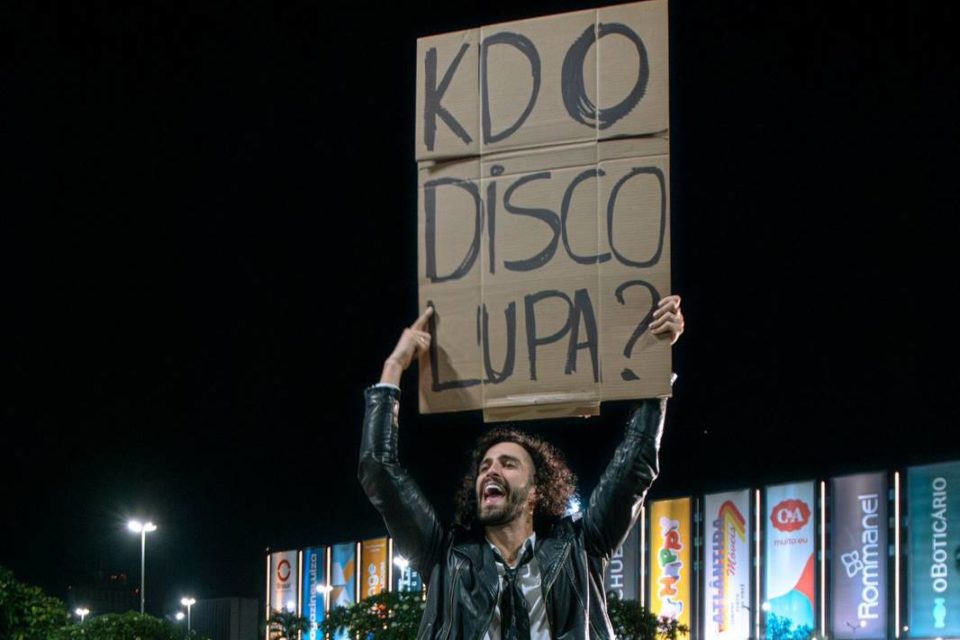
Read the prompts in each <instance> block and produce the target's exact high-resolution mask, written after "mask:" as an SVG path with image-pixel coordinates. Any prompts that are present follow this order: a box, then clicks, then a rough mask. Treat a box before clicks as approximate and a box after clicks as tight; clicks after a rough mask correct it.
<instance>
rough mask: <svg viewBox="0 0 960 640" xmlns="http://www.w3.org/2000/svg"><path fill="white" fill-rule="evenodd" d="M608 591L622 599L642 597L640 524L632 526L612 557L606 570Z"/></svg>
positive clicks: (605, 580)
mask: <svg viewBox="0 0 960 640" xmlns="http://www.w3.org/2000/svg"><path fill="white" fill-rule="evenodd" d="M603 581H604V586H605V589H606V591H607V593H615V594H617V597H619V598H620V599H621V600H637V599H638V598H639V597H640V590H639V589H638V586H639V584H640V525H639V524H634V525H633V526H632V527H630V532H629V533H628V534H627V537H626V539H625V540H624V541H623V544H622V545H621V546H620V548H619V549H617V550H616V551H615V552H614V553H613V555H612V556H611V557H610V562H609V563H607V569H606V571H605V572H604V579H603Z"/></svg>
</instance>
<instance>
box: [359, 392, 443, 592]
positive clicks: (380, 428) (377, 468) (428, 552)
mask: <svg viewBox="0 0 960 640" xmlns="http://www.w3.org/2000/svg"><path fill="white" fill-rule="evenodd" d="M365 398H366V410H365V413H364V419H363V438H362V440H361V442H360V467H359V478H360V484H361V485H363V490H364V491H365V492H366V494H367V497H368V498H369V499H370V502H371V503H372V504H373V506H374V507H376V509H377V511H379V512H380V515H382V516H383V521H384V523H386V525H387V531H389V533H390V535H391V536H392V537H393V538H394V541H395V543H396V545H397V548H398V550H399V552H400V553H401V554H403V555H404V556H406V557H407V558H408V559H409V560H410V564H411V565H412V566H413V568H414V569H415V570H416V571H417V572H419V573H420V575H422V576H424V577H427V576H429V575H430V569H431V567H432V566H433V564H435V563H436V562H438V561H439V560H440V558H441V548H442V543H443V527H442V526H441V525H440V522H439V520H438V519H437V516H436V513H434V510H433V507H432V506H431V505H430V503H429V502H428V501H427V498H426V496H424V495H423V492H421V491H420V488H419V487H418V486H417V484H416V482H414V481H413V479H412V478H411V477H410V476H409V475H408V474H407V472H406V471H405V470H404V469H403V468H402V467H401V466H400V464H399V462H398V461H397V431H398V430H399V425H398V422H397V412H398V409H399V406H400V391H399V390H398V389H396V388H391V387H370V388H368V389H367V390H366V392H365Z"/></svg>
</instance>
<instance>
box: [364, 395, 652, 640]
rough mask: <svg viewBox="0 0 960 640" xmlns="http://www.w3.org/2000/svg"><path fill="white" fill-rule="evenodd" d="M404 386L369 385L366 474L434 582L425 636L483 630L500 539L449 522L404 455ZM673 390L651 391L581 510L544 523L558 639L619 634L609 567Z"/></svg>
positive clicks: (548, 595)
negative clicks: (611, 609) (611, 608)
mask: <svg viewBox="0 0 960 640" xmlns="http://www.w3.org/2000/svg"><path fill="white" fill-rule="evenodd" d="M399 399H400V394H399V391H397V390H396V389H392V388H389V387H370V388H369V389H367V390H366V415H365V417H364V423H363V441H362V443H361V445H360V474H359V475H360V482H361V484H362V485H363V488H364V490H365V491H366V492H367V496H369V498H370V502H372V503H373V506H375V507H376V508H377V510H378V511H380V513H381V515H382V516H383V519H384V522H385V523H386V525H387V530H388V531H389V532H390V535H391V536H393V538H394V542H395V544H396V546H397V549H398V551H399V552H400V553H402V554H403V555H404V556H405V557H406V558H408V559H409V560H410V563H411V565H412V566H413V568H414V569H416V570H417V571H418V572H419V573H420V574H421V575H422V576H424V578H425V580H426V583H427V604H426V609H425V611H424V615H423V620H422V622H421V623H420V631H419V632H418V634H417V638H418V640H433V639H438V640H447V639H448V638H449V639H457V640H461V639H462V640H481V639H482V638H483V635H484V633H486V631H487V629H488V628H489V626H490V621H491V618H492V616H493V612H494V607H495V606H496V602H497V592H498V589H499V579H498V576H497V570H496V566H495V564H494V558H493V552H492V551H491V549H490V546H489V545H488V544H487V543H486V542H485V541H484V540H483V539H482V538H478V537H477V536H476V535H471V534H470V533H469V532H468V531H466V530H464V529H461V528H459V527H445V526H443V525H442V524H441V523H440V521H439V520H438V519H437V516H436V514H435V513H434V510H433V508H432V507H431V506H430V503H429V502H428V501H427V499H426V497H425V496H424V495H423V493H422V492H421V491H420V489H419V487H418V486H417V484H416V483H415V482H414V481H413V480H412V479H411V478H410V476H409V475H408V474H407V472H406V471H404V469H403V468H401V467H400V464H399V463H398V461H397V431H398V424H397V412H398V409H399ZM665 409H666V400H645V401H642V402H641V403H640V404H639V405H638V406H637V407H636V408H635V409H634V410H633V411H632V413H631V415H630V419H629V420H628V422H627V429H626V435H625V437H624V440H623V442H622V443H620V445H619V446H618V447H617V450H616V452H615V453H614V456H613V460H612V461H611V462H610V464H609V466H608V467H607V469H606V471H604V473H603V476H602V477H601V479H600V482H599V483H598V484H597V488H596V489H595V490H594V492H593V494H592V495H591V496H590V503H589V506H588V507H587V509H586V511H585V513H584V515H583V517H582V518H580V519H573V518H563V519H561V520H558V521H556V522H553V523H549V524H546V525H543V526H542V528H543V530H541V527H539V526H538V529H537V546H536V550H535V553H536V557H537V561H538V563H539V565H540V571H541V573H540V575H541V587H542V589H543V595H544V600H545V601H546V605H547V606H546V609H547V620H548V623H549V625H550V635H551V637H552V638H555V639H572V638H577V639H579V640H582V639H583V638H586V637H590V638H605V639H606V638H610V639H612V638H613V628H612V627H611V625H610V620H609V618H608V617H607V611H606V609H607V607H606V595H605V593H604V582H603V571H604V568H605V567H606V565H607V562H608V560H609V559H610V556H611V554H612V553H613V552H614V551H616V549H617V548H618V547H619V546H620V545H621V544H622V543H623V540H624V538H625V537H626V535H627V533H628V532H629V530H630V527H631V526H632V525H633V523H634V522H635V520H636V517H637V516H638V515H639V512H640V505H641V503H642V502H643V498H644V495H645V494H646V492H647V489H648V488H649V487H650V484H651V483H652V482H653V480H654V478H656V476H657V472H658V466H657V450H658V448H659V446H660V435H661V433H662V431H663V418H664V414H665Z"/></svg>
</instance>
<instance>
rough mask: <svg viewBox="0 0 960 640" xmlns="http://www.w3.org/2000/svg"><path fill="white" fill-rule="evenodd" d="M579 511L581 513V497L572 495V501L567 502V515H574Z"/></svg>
mask: <svg viewBox="0 0 960 640" xmlns="http://www.w3.org/2000/svg"><path fill="white" fill-rule="evenodd" d="M577 513H580V498H578V497H577V496H571V498H570V502H568V503H567V515H568V516H572V515H574V514H577Z"/></svg>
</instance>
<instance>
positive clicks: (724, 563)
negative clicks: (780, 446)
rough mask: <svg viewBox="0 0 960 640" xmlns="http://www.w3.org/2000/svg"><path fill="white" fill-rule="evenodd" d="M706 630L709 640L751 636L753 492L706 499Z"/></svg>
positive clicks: (736, 638)
mask: <svg viewBox="0 0 960 640" xmlns="http://www.w3.org/2000/svg"><path fill="white" fill-rule="evenodd" d="M704 514H705V517H704V521H703V536H704V552H703V559H704V571H703V599H704V602H703V617H704V623H703V630H704V636H705V638H706V640H743V639H744V638H747V637H749V636H750V632H751V629H750V616H751V606H750V588H751V583H752V582H753V581H752V579H751V577H752V575H753V573H752V571H751V565H752V563H751V555H750V536H751V533H752V531H751V529H752V527H751V526H750V520H751V519H750V491H749V490H747V489H744V490H743V491H730V492H727V493H714V494H711V495H707V496H705V497H704Z"/></svg>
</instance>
